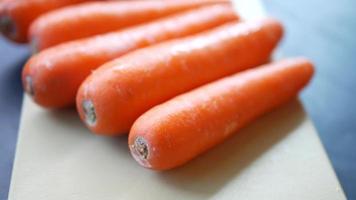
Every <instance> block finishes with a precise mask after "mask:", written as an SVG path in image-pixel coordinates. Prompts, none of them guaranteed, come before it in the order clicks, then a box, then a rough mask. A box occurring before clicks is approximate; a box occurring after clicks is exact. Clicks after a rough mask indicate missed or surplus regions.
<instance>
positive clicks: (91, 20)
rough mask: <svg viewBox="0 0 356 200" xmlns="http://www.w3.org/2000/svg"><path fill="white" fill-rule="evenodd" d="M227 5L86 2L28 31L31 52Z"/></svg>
mask: <svg viewBox="0 0 356 200" xmlns="http://www.w3.org/2000/svg"><path fill="white" fill-rule="evenodd" d="M217 2H219V3H228V1H227V0H226V1H212V0H211V1H200V0H180V1H167V2H163V1H142V0H141V1H108V2H90V3H84V4H80V5H77V6H71V7H67V8H64V9H59V10H56V11H54V12H51V13H48V14H46V15H43V16H41V17H40V18H39V19H37V20H36V21H35V22H34V23H33V24H32V25H31V28H30V37H31V42H32V46H33V48H34V50H35V51H40V50H42V49H45V48H48V47H50V46H54V45H56V44H60V43H63V42H67V41H70V40H75V39H80V38H85V37H89V36H93V35H98V34H102V33H106V32H110V31H114V30H118V29H122V28H126V27H129V26H133V25H137V24H141V23H144V22H148V21H150V20H153V19H157V18H160V17H163V16H167V15H170V14H173V13H177V12H180V11H184V10H188V9H193V8H197V7H200V6H204V5H207V4H212V3H214V4H216V3H217Z"/></svg>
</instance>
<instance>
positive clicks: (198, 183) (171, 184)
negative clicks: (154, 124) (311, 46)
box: [9, 0, 346, 200]
mask: <svg viewBox="0 0 356 200" xmlns="http://www.w3.org/2000/svg"><path fill="white" fill-rule="evenodd" d="M237 2H238V3H239V8H241V9H242V11H241V12H242V13H243V14H244V16H248V17H249V18H250V17H255V16H262V15H263V9H262V7H261V5H260V2H259V1H257V0H246V1H237ZM246 11H248V12H246ZM9 199H10V200H116V199H137V200H144V199H154V200H160V199H162V200H170V199H177V200H181V199H219V200H220V199H226V200H232V199H243V200H245V199H249V200H262V199H263V200H278V199H281V200H282V199H283V200H287V199H288V200H311V199H313V200H314V199H315V200H319V199H320V200H343V199H346V198H345V196H344V194H343V192H342V189H341V187H340V184H339V182H338V180H337V178H336V176H335V174H334V171H333V169H332V167H331V165H330V163H329V161H328V158H327V156H326V154H325V151H324V149H323V147H322V145H321V143H320V141H319V138H318V136H317V133H316V131H315V129H314V127H313V125H312V123H311V122H310V120H309V118H308V117H307V116H306V114H305V112H304V110H303V108H302V106H301V105H300V103H299V102H298V101H297V100H294V101H292V102H290V103H288V104H287V105H285V106H283V107H281V108H280V109H278V110H276V111H274V112H272V113H270V114H268V115H266V116H264V117H263V118H261V119H259V120H258V121H256V122H255V123H253V124H251V125H250V126H248V127H247V128H245V129H243V130H242V131H239V133H238V134H237V135H236V136H234V137H232V138H230V139H229V140H228V141H227V142H225V143H223V144H221V145H220V146H218V147H217V148H215V149H213V150H211V151H209V152H208V153H206V154H204V155H203V156H200V157H199V158H197V159H195V160H193V161H192V162H190V163H188V164H187V165H185V166H183V167H181V168H178V169H174V170H171V171H168V172H155V171H150V170H147V169H144V168H142V167H140V166H139V165H138V164H137V163H136V162H135V161H134V160H133V159H132V158H131V155H130V154H129V151H128V147H127V137H119V138H108V137H100V136H96V135H93V134H91V133H90V132H89V131H88V130H87V129H86V128H85V127H84V126H83V124H82V123H81V122H80V120H79V118H78V117H77V114H76V113H75V111H71V110H65V111H47V110H44V109H42V108H40V107H38V106H37V105H35V104H34V103H32V102H31V100H30V99H29V98H28V97H27V96H26V97H25V99H24V103H23V111H22V118H21V125H20V131H19V141H18V145H17V152H16V157H15V164H14V170H13V175H12V181H11V188H10V194H9Z"/></svg>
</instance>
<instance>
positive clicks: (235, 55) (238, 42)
mask: <svg viewBox="0 0 356 200" xmlns="http://www.w3.org/2000/svg"><path fill="white" fill-rule="evenodd" d="M282 35H283V28H282V25H281V24H280V23H279V22H278V21H276V20H274V19H262V20H258V21H250V22H243V23H229V24H226V25H223V26H221V27H218V28H216V29H214V30H211V31H209V32H205V33H202V34H198V35H195V36H191V37H188V38H184V39H180V40H179V39H177V40H174V41H168V42H166V43H162V44H159V45H155V46H152V47H147V48H144V49H140V50H138V51H135V52H133V53H131V54H128V55H126V56H123V57H121V58H119V59H116V60H114V61H111V62H109V63H107V64H105V65H104V66H102V67H100V68H99V69H98V70H96V71H94V73H92V74H91V75H90V76H89V77H88V78H87V79H86V80H85V81H84V82H83V83H82V85H81V87H80V89H79V91H78V94H77V109H78V111H79V114H80V116H81V118H82V120H83V121H87V120H86V119H87V118H86V117H87V116H88V115H87V114H86V111H87V109H86V108H85V107H83V105H82V104H83V102H85V101H89V102H91V103H92V104H93V106H94V107H95V109H94V110H95V119H96V120H95V123H91V124H88V123H87V126H88V127H89V128H90V129H91V130H92V131H93V132H95V133H98V134H104V135H118V134H125V133H126V132H127V131H129V129H130V127H131V125H132V124H133V122H134V121H135V120H136V119H137V118H138V117H139V116H140V115H141V114H143V113H144V112H145V111H147V110H148V109H150V108H152V107H153V106H155V105H157V104H159V103H162V102H164V101H166V100H168V99H170V98H172V97H174V96H176V95H178V94H181V93H184V92H187V91H189V90H191V89H194V88H196V87H198V86H201V85H203V84H206V83H208V82H211V81H214V80H217V79H219V78H222V77H224V76H227V75H231V74H234V73H236V72H238V71H242V70H245V69H248V68H251V67H255V66H258V65H261V64H263V63H265V62H266V61H267V60H268V59H269V56H270V54H271V52H272V51H273V49H274V48H275V47H276V45H277V44H278V42H279V40H280V39H281V37H282Z"/></svg>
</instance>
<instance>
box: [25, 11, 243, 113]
mask: <svg viewBox="0 0 356 200" xmlns="http://www.w3.org/2000/svg"><path fill="white" fill-rule="evenodd" d="M236 20H238V16H237V15H236V14H235V12H234V10H233V8H232V7H231V6H230V5H212V6H206V7H202V8H198V9H196V10H194V11H186V12H182V13H179V14H176V15H173V16H169V17H166V18H162V19H158V20H155V21H153V22H150V23H147V24H144V25H140V26H137V27H133V28H129V29H126V30H123V31H117V32H113V33H109V34H105V35H100V36H94V37H91V38H88V39H82V40H78V41H72V42H69V43H65V44H62V45H59V46H56V47H52V48H49V49H46V50H44V51H42V52H40V53H38V54H36V55H34V56H33V57H32V58H31V59H30V60H29V61H28V62H27V64H26V65H25V67H24V70H23V76H22V79H23V83H24V88H27V89H26V91H27V92H28V93H30V94H31V93H33V94H32V95H31V96H33V99H34V100H35V102H36V103H38V104H39V105H41V106H44V107H47V108H62V107H67V106H71V105H75V97H76V93H77V90H78V88H79V86H80V84H81V83H82V82H83V81H84V79H85V78H86V77H87V76H88V75H89V74H90V73H91V71H92V70H94V69H96V68H97V67H99V66H100V65H102V64H104V63H106V62H108V61H110V60H112V59H114V58H117V57H120V56H122V55H124V54H126V53H128V52H130V51H133V50H135V49H138V48H141V47H145V46H149V45H152V44H155V43H159V42H161V41H165V40H168V39H173V38H179V37H183V36H187V35H190V34H194V33H198V32H201V31H205V30H208V29H210V28H214V27H216V26H219V25H221V24H224V23H226V22H231V21H236ZM28 77H31V79H32V82H31V83H30V84H32V88H31V89H30V87H28V85H29V84H28V83H27V81H26V79H28Z"/></svg>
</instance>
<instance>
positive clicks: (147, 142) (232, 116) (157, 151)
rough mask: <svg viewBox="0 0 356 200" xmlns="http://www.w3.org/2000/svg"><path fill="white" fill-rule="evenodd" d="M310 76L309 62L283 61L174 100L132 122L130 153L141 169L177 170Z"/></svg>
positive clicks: (285, 97) (294, 90) (284, 98)
mask: <svg viewBox="0 0 356 200" xmlns="http://www.w3.org/2000/svg"><path fill="white" fill-rule="evenodd" d="M312 75H313V66H312V64H311V63H310V62H309V61H307V60H305V59H289V60H284V61H280V62H276V63H273V64H270V65H266V66H262V67H259V68H255V69H251V70H248V71H246V72H241V73H239V74H236V75H233V76H231V77H227V78H224V79H221V80H218V81H216V82H213V83H210V84H208V85H206V86H203V87H200V88H198V89H196V90H193V91H191V92H188V93H186V94H182V95H180V96H178V97H175V98H173V99H172V100H170V101H168V102H166V103H163V104H161V105H159V106H156V107H154V108H153V109H151V110H149V111H148V112H146V113H145V114H143V115H142V116H141V117H140V118H139V119H138V120H137V121H136V122H135V123H134V125H133V127H132V129H131V131H130V134H129V146H130V149H131V153H132V155H133V157H134V158H135V159H136V161H138V162H139V163H140V164H141V165H142V166H144V167H147V168H151V169H155V170H166V169H171V168H174V167H178V166H180V165H182V164H184V163H186V162H188V161H189V160H191V159H193V158H195V157H196V156H198V155H199V154H201V153H203V152H205V151H207V150H208V149H210V148H212V147H214V146H215V145H217V144H219V143H221V142H222V141H224V140H225V139H226V138H227V137H229V136H231V135H232V134H235V133H236V132H237V131H238V130H239V129H241V128H242V127H244V126H246V125H248V124H249V123H250V122H251V121H253V120H255V119H256V118H257V117H259V116H261V115H263V114H265V113H266V112H268V111H270V110H272V109H274V108H276V107H278V106H280V105H281V104H283V103H285V102H286V101H288V100H290V99H291V98H293V97H295V96H296V95H297V94H298V92H299V91H300V90H301V89H302V88H303V87H304V86H305V85H306V84H307V83H308V82H309V80H310V79H311V77H312ZM266 137H268V135H266Z"/></svg>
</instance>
